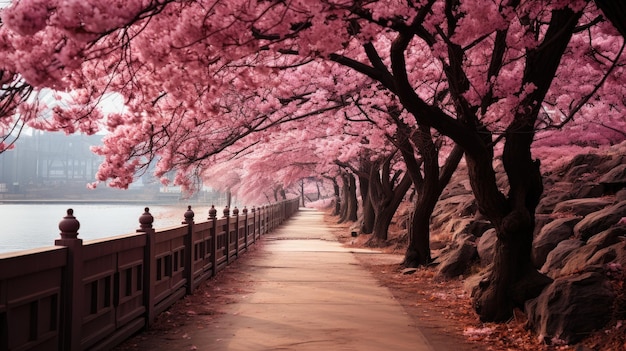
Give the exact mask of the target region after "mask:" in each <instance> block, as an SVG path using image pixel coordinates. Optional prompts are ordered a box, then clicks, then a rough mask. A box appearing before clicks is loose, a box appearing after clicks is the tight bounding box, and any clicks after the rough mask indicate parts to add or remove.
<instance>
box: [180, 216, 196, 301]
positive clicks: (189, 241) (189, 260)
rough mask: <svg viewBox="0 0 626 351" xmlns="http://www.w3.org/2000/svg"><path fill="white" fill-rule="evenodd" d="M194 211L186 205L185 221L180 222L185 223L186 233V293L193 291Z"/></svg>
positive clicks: (189, 293)
mask: <svg viewBox="0 0 626 351" xmlns="http://www.w3.org/2000/svg"><path fill="white" fill-rule="evenodd" d="M194 215H195V214H194V213H193V211H192V210H191V206H187V211H185V215H184V216H185V221H184V222H183V223H182V224H187V235H186V236H185V251H184V252H185V268H184V269H185V279H186V280H187V295H191V294H192V293H193V287H194V281H193V262H194V256H193V254H194V250H195V248H194V243H193V236H194V232H193V231H194V222H193V217H194Z"/></svg>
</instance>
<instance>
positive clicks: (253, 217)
mask: <svg viewBox="0 0 626 351" xmlns="http://www.w3.org/2000/svg"><path fill="white" fill-rule="evenodd" d="M256 227H257V220H256V208H255V207H254V206H252V242H256V233H257V230H256Z"/></svg>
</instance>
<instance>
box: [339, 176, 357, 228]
mask: <svg viewBox="0 0 626 351" xmlns="http://www.w3.org/2000/svg"><path fill="white" fill-rule="evenodd" d="M357 209H358V202H357V199H356V179H355V178H354V175H352V174H351V173H345V174H344V175H343V185H342V206H341V216H340V218H339V223H344V222H356V220H357Z"/></svg>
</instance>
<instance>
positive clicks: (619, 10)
mask: <svg viewBox="0 0 626 351" xmlns="http://www.w3.org/2000/svg"><path fill="white" fill-rule="evenodd" d="M596 5H597V6H598V8H599V9H600V10H601V11H602V13H603V14H604V16H605V17H606V18H607V19H608V20H609V21H611V24H613V26H614V27H615V28H617V30H618V31H619V32H620V34H622V36H623V37H624V38H625V39H626V2H624V1H622V0H596Z"/></svg>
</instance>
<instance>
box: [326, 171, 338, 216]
mask: <svg viewBox="0 0 626 351" xmlns="http://www.w3.org/2000/svg"><path fill="white" fill-rule="evenodd" d="M325 178H326V179H328V180H330V181H331V182H332V183H333V194H334V200H333V209H332V212H331V216H339V213H341V192H340V190H339V183H338V182H337V179H336V178H333V177H328V176H326V177H325Z"/></svg>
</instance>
